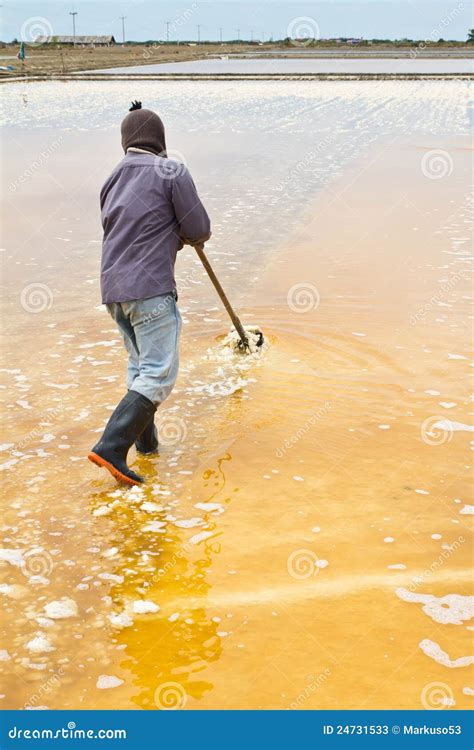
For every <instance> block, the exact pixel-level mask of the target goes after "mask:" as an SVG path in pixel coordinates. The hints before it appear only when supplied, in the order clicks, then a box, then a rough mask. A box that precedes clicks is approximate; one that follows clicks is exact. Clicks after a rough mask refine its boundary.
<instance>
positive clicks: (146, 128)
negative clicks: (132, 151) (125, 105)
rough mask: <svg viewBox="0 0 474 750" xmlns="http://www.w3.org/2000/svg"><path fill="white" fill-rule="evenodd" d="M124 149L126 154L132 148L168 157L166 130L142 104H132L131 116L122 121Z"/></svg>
mask: <svg viewBox="0 0 474 750" xmlns="http://www.w3.org/2000/svg"><path fill="white" fill-rule="evenodd" d="M120 129H121V132H122V147H123V150H124V151H125V153H127V149H128V148H130V147H131V146H135V147H136V148H143V149H145V150H146V151H152V152H153V153H154V154H160V155H161V156H166V141H165V128H164V125H163V123H162V122H161V120H160V118H159V117H158V115H157V114H155V112H152V111H151V109H142V103H141V102H138V101H136V102H132V106H131V107H130V110H129V114H128V115H127V116H126V117H125V118H124V119H123V120H122V124H121V126H120Z"/></svg>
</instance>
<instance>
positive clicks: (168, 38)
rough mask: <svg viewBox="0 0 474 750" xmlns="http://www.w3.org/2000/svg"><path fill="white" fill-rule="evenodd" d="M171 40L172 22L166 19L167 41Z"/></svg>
mask: <svg viewBox="0 0 474 750" xmlns="http://www.w3.org/2000/svg"><path fill="white" fill-rule="evenodd" d="M169 40H170V22H169V21H166V41H167V42H169Z"/></svg>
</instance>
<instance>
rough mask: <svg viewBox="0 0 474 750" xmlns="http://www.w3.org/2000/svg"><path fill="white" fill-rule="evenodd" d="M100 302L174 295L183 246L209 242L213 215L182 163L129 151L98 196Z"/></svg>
mask: <svg viewBox="0 0 474 750" xmlns="http://www.w3.org/2000/svg"><path fill="white" fill-rule="evenodd" d="M100 206H101V218H102V226H103V229H104V238H103V243H102V264H101V290H102V302H104V303H108V302H128V301H130V300H136V299H148V298H149V297H155V296H156V295H158V294H168V293H170V292H172V293H176V282H175V278H174V265H175V262H176V254H177V252H178V250H180V249H181V248H182V247H183V244H186V243H187V244H192V245H195V244H198V243H203V242H206V241H207V240H208V239H209V237H210V236H211V224H210V220H209V216H208V215H207V213H206V210H205V208H204V206H203V205H202V203H201V201H200V199H199V196H198V194H197V191H196V186H195V185H194V182H193V179H192V177H191V175H190V173H189V171H188V169H187V167H185V166H184V164H181V163H180V162H176V161H174V160H172V159H166V158H163V157H161V156H155V155H154V154H151V153H136V152H133V151H128V152H127V154H126V156H125V158H124V159H123V160H122V161H121V162H120V164H118V165H117V166H116V168H115V169H114V171H113V172H112V174H111V175H110V177H109V178H108V180H107V181H106V183H105V184H104V186H103V188H102V190H101V192H100Z"/></svg>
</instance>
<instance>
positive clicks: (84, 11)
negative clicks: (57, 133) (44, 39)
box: [0, 0, 473, 41]
mask: <svg viewBox="0 0 474 750" xmlns="http://www.w3.org/2000/svg"><path fill="white" fill-rule="evenodd" d="M469 8H470V2H468V1H467V0H465V1H463V0H460V1H459V2H458V0H453V1H450V0H436V1H435V2H433V0H383V1H382V0H365V2H356V1H353V2H350V1H349V2H348V0H327V1H326V2H317V3H315V2H312V3H311V2H298V0H287V1H286V2H281V1H280V0H260V2H236V1H235V0H218V1H217V2H216V1H215V0H212V1H208V0H204V1H203V0H188V1H184V2H183V1H181V0H153V1H152V0H129V2H122V1H120V0H118V2H115V1H114V0H99V1H98V2H96V1H94V2H91V1H90V0H75V2H62V1H61V0H58V1H57V2H50V1H49V2H28V1H27V0H13V1H12V0H10V2H8V0H5V1H4V2H3V6H2V8H1V13H2V25H1V30H0V37H1V38H2V39H3V40H7V41H10V40H11V39H13V38H15V37H16V38H18V39H19V38H20V36H21V30H22V28H23V30H24V36H25V38H26V39H28V34H29V33H30V32H31V29H32V28H34V29H35V30H36V31H35V33H46V34H48V33H52V34H72V18H71V16H70V15H69V13H70V11H72V10H75V11H77V16H76V33H77V34H113V35H114V36H115V37H116V38H117V40H121V38H122V22H121V20H120V16H122V15H124V16H126V20H125V31H126V38H127V39H129V40H132V39H133V40H138V41H144V40H146V39H161V38H163V39H164V38H165V36H166V21H169V22H170V25H169V29H170V31H169V33H170V39H172V40H176V39H196V38H197V34H198V29H197V27H198V24H199V25H200V27H201V28H200V34H201V39H202V40H205V39H209V40H218V39H219V36H220V28H222V36H223V39H233V38H236V36H237V30H238V29H239V30H240V37H241V38H242V39H250V37H251V34H252V33H253V38H254V39H260V38H262V36H264V38H265V39H268V38H269V37H270V35H273V37H275V38H283V37H285V36H298V35H299V36H304V35H305V33H304V32H305V30H306V29H309V30H311V31H313V32H314V33H311V34H307V35H308V36H309V35H311V36H319V37H321V38H325V37H338V36H345V37H352V36H353V37H365V38H372V37H378V38H389V39H397V38H404V37H408V38H410V39H437V38H439V37H442V38H444V39H460V40H465V39H466V35H467V30H468V28H469V27H470V26H472V25H473V24H472V19H471V14H470V10H469ZM295 32H296V33H295ZM30 38H31V36H30Z"/></svg>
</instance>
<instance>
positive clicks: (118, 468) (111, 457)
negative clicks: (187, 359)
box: [88, 391, 156, 484]
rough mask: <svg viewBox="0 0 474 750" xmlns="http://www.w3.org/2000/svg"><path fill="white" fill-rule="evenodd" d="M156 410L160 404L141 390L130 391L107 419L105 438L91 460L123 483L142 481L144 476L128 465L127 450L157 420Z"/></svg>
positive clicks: (95, 448)
mask: <svg viewBox="0 0 474 750" xmlns="http://www.w3.org/2000/svg"><path fill="white" fill-rule="evenodd" d="M155 411H156V406H155V405H154V404H153V403H152V402H151V401H150V400H149V399H147V398H146V397H145V396H142V394H141V393H137V391H128V393H127V395H126V396H124V397H123V399H122V400H121V402H120V403H119V405H118V406H117V408H116V409H115V411H114V412H113V414H112V416H111V417H110V419H109V421H108V422H107V425H106V427H105V430H104V434H103V435H102V437H101V439H100V440H99V442H98V443H97V444H96V445H94V447H93V448H92V451H91V452H90V453H89V455H88V459H89V461H92V462H93V463H95V464H96V465H97V466H103V467H104V468H105V469H108V470H109V471H110V473H111V474H112V476H113V477H115V479H117V481H119V482H126V483H127V484H141V483H142V482H143V477H141V476H140V475H139V474H136V473H135V472H134V471H132V470H131V469H129V468H128V466H127V453H128V451H129V448H130V446H131V445H133V443H134V442H135V440H136V439H137V438H138V436H139V435H140V434H141V433H142V432H143V430H144V429H145V427H146V426H147V425H148V424H149V423H150V421H152V420H153V415H154V413H155Z"/></svg>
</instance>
